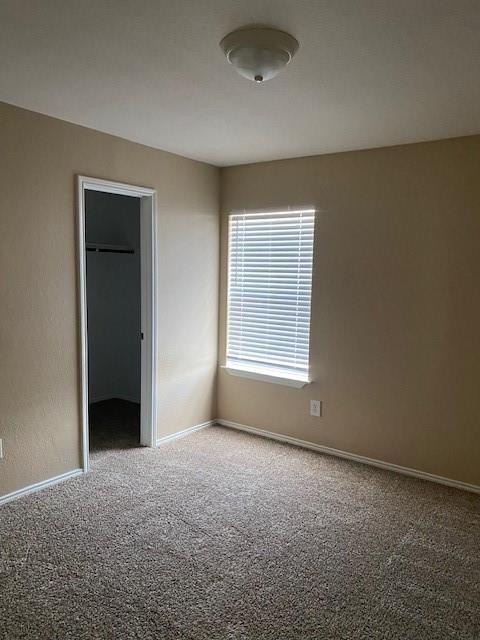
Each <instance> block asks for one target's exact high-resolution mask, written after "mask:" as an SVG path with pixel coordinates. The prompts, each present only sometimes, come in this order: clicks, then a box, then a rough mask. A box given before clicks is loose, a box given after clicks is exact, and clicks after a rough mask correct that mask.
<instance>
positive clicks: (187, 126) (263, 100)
mask: <svg viewBox="0 0 480 640" xmlns="http://www.w3.org/2000/svg"><path fill="white" fill-rule="evenodd" d="M254 23H255V24H264V25H269V26H274V27H278V28H280V29H284V30H286V31H289V32H290V33H292V35H294V36H295V37H296V38H297V39H298V40H299V41H300V49H299V51H298V53H297V55H296V57H295V58H294V60H293V61H292V63H291V65H290V66H289V67H288V68H287V69H285V70H284V71H283V72H282V73H281V74H280V75H279V76H277V77H276V78H274V79H273V80H271V81H269V82H266V83H265V84H261V85H256V84H254V83H251V82H249V81H248V80H245V79H244V78H242V77H240V76H239V75H237V73H236V72H235V71H234V69H233V67H231V66H230V65H229V64H228V63H227V62H226V60H225V58H224V57H223V54H222V52H221V50H220V48H219V46H218V43H219V41H220V40H221V38H222V37H223V36H224V35H225V34H226V33H228V32H229V31H231V30H233V29H236V28H237V27H241V26H244V25H247V24H254ZM0 61H1V62H0V101H3V102H8V103H11V104H15V105H18V106H21V107H25V108H27V109H31V110H34V111H39V112H41V113H46V114H49V115H51V116H55V117H58V118H61V119H64V120H68V121H71V122H75V123H78V124H82V125H85V126H87V127H91V128H93V129H98V130H100V131H106V132H108V133H112V134H115V135H118V136H122V137H124V138H127V139H129V140H134V141H137V142H141V143H143V144H147V145H150V146H153V147H158V148H161V149H165V150H167V151H172V152H174V153H179V154H182V155H185V156H187V157H190V158H196V159H199V160H204V161H206V162H210V163H212V164H215V165H220V166H225V165H232V164H240V163H246V162H256V161H261V160H272V159H277V158H289V157H295V156H303V155H311V154H317V153H330V152H334V151H344V150H350V149H360V148H368V147H378V146H385V145H393V144H399V143H407V142H416V141H420V140H433V139H438V138H446V137H452V136H461V135H468V134H472V133H479V132H480V1H479V0H383V1H380V0H361V1H359V0H42V1H41V2H38V0H22V1H21V2H20V1H19V0H2V2H1V4H0Z"/></svg>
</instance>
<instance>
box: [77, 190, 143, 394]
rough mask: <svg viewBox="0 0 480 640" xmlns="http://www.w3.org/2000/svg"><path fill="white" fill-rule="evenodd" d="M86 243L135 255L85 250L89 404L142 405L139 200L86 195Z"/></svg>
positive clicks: (98, 194)
mask: <svg viewBox="0 0 480 640" xmlns="http://www.w3.org/2000/svg"><path fill="white" fill-rule="evenodd" d="M86 240H87V246H88V244H89V243H103V244H112V245H123V246H127V247H131V248H132V249H133V251H134V253H109V252H108V253H107V252H96V251H87V305H88V376H89V384H88V393H89V401H90V403H92V402H98V401H100V400H106V399H108V398H122V399H124V400H130V401H131V402H140V366H141V351H140V347H141V345H140V331H141V325H140V320H141V306H140V304H141V281H140V200H139V199H138V198H130V197H128V196H121V195H113V194H109V193H100V192H97V191H87V193H86Z"/></svg>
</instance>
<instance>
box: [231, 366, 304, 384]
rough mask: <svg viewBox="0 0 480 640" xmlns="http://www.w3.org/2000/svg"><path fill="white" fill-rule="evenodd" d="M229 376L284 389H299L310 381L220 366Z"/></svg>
mask: <svg viewBox="0 0 480 640" xmlns="http://www.w3.org/2000/svg"><path fill="white" fill-rule="evenodd" d="M222 369H224V370H225V371H226V372H227V373H228V374H229V375H231V376H237V377H238V378H249V379H250V380H258V381H259V382H271V383H273V384H281V385H284V386H285V387H294V388H295V389H301V388H302V387H305V385H307V384H310V380H299V379H298V378H284V377H282V376H276V375H271V374H268V373H260V372H258V371H251V370H248V369H237V368H235V367H228V366H222Z"/></svg>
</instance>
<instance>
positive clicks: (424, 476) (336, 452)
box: [214, 419, 480, 493]
mask: <svg viewBox="0 0 480 640" xmlns="http://www.w3.org/2000/svg"><path fill="white" fill-rule="evenodd" d="M214 424H219V425H221V426H222V427H229V428H231V429H237V430H239V431H247V432H248V433H253V434H255V435H257V436H262V437H264V438H270V439H271V440H278V441H279V442H286V443H288V444H293V445H295V446H297V447H303V448H304V449H311V450H312V451H319V452H320V453H326V454H328V455H330V456H336V457H337V458H345V459H346V460H353V461H355V462H361V463H363V464H368V465H371V466H373V467H379V468H380V469H386V470H387V471H395V472H396V473H401V474H403V475H406V476H411V477H413V478H419V479H420V480H429V481H430V482H436V483H438V484H444V485H447V486H448V487H455V488H456V489H462V490H464V491H471V492H473V493H480V486H478V485H476V484H468V483H467V482H461V481H460V480H453V479H451V478H444V477H443V476H436V475H434V474H433V473H427V472H426V471H418V470H417V469H410V468H409V467H401V466H400V465H398V464H393V463H392V462H384V461H383V460H376V459H375V458H367V457H366V456H360V455H357V454H356V453H349V452H348V451H342V450H341V449H333V448H332V447H326V446H324V445H321V444H315V443H314V442H307V441H306V440H299V439H298V438H293V437H292V436H285V435H282V434H279V433H274V432H273V431H267V430H265V429H258V428H257V427H248V426H247V425H244V424H238V423H237V422H230V420H221V419H218V420H215V421H214Z"/></svg>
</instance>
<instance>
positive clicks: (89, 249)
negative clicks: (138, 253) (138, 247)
mask: <svg viewBox="0 0 480 640" xmlns="http://www.w3.org/2000/svg"><path fill="white" fill-rule="evenodd" d="M87 251H95V252H96V253H135V251H134V250H133V249H98V248H97V247H87Z"/></svg>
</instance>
